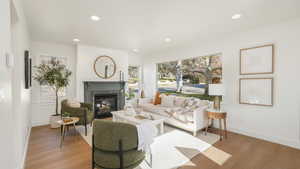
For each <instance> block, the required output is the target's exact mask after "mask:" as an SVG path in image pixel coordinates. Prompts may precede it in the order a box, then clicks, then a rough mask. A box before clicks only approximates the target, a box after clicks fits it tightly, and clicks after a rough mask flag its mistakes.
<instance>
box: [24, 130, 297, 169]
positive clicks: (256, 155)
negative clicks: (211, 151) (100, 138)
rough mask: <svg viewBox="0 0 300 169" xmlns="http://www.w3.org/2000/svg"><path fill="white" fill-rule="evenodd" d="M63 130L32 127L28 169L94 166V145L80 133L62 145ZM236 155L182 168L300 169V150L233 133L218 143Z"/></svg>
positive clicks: (196, 160) (199, 159)
mask: <svg viewBox="0 0 300 169" xmlns="http://www.w3.org/2000/svg"><path fill="white" fill-rule="evenodd" d="M59 133H60V132H59V130H57V129H50V128H49V126H42V127H34V128H32V130H31V136H30V141H29V148H28V154H27V159H26V167H25V169H91V163H90V161H91V149H90V147H89V145H88V144H87V143H86V142H85V141H84V140H83V139H82V138H81V136H79V135H74V133H73V135H72V132H70V134H69V135H68V136H67V137H66V139H65V142H64V146H63V148H62V149H60V148H59V139H60V136H59ZM214 146H215V147H217V148H218V149H221V150H223V151H225V152H227V153H229V154H231V155H232V157H231V158H230V159H229V160H228V161H227V162H226V163H224V164H223V165H222V166H219V165H218V164H216V163H215V162H213V161H211V160H210V159H208V158H207V157H205V156H204V155H201V154H200V155H198V156H196V157H194V158H193V159H192V163H194V166H182V167H181V168H180V169H300V150H297V149H293V148H289V147H286V146H282V145H279V144H274V143H270V142H266V141H263V140H259V139H255V138H251V137H247V136H243V135H239V134H235V133H229V134H228V139H227V140H223V141H219V142H217V143H216V144H214Z"/></svg>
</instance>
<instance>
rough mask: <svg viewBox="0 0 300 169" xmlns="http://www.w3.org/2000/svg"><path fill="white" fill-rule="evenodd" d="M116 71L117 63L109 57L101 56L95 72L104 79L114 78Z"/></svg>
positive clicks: (95, 64) (95, 63) (97, 60)
mask: <svg viewBox="0 0 300 169" xmlns="http://www.w3.org/2000/svg"><path fill="white" fill-rule="evenodd" d="M116 69H117V66H116V62H115V61H114V60H113V59H112V58H111V57H109V56H99V57H97V59H96V60H95V62H94V71H95V73H96V75H97V76H98V77H100V78H102V79H110V78H112V77H113V76H114V75H115V73H116Z"/></svg>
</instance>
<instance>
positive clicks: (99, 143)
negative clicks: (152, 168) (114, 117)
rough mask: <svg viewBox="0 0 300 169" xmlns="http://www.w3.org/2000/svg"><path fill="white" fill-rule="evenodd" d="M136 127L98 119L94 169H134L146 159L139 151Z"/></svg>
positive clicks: (93, 140)
mask: <svg viewBox="0 0 300 169" xmlns="http://www.w3.org/2000/svg"><path fill="white" fill-rule="evenodd" d="M137 147H138V135H137V129H136V127H135V126H134V125H131V124H126V123H120V122H112V121H109V120H100V119H96V120H94V122H93V139H92V168H93V169H94V168H98V169H108V168H109V169H134V168H135V167H137V166H138V165H139V164H140V163H141V162H142V161H143V160H144V158H145V153H144V152H142V151H138V150H137Z"/></svg>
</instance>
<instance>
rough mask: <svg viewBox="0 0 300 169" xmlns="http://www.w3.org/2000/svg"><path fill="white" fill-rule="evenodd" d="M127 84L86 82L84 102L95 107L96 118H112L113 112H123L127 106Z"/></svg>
mask: <svg viewBox="0 0 300 169" xmlns="http://www.w3.org/2000/svg"><path fill="white" fill-rule="evenodd" d="M124 86H125V82H117V81H105V82H95V81H89V82H84V102H86V103H90V104H92V105H93V111H94V117H95V118H106V117H111V116H112V114H111V111H116V110H121V109H123V107H124V105H125V93H124Z"/></svg>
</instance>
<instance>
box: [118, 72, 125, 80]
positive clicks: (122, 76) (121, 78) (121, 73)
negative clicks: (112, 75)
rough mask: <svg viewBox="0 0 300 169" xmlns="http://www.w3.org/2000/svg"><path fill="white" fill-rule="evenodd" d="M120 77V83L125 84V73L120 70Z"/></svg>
mask: <svg viewBox="0 0 300 169" xmlns="http://www.w3.org/2000/svg"><path fill="white" fill-rule="evenodd" d="M119 77H120V82H124V81H125V79H124V72H123V71H121V70H120V75H119Z"/></svg>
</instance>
